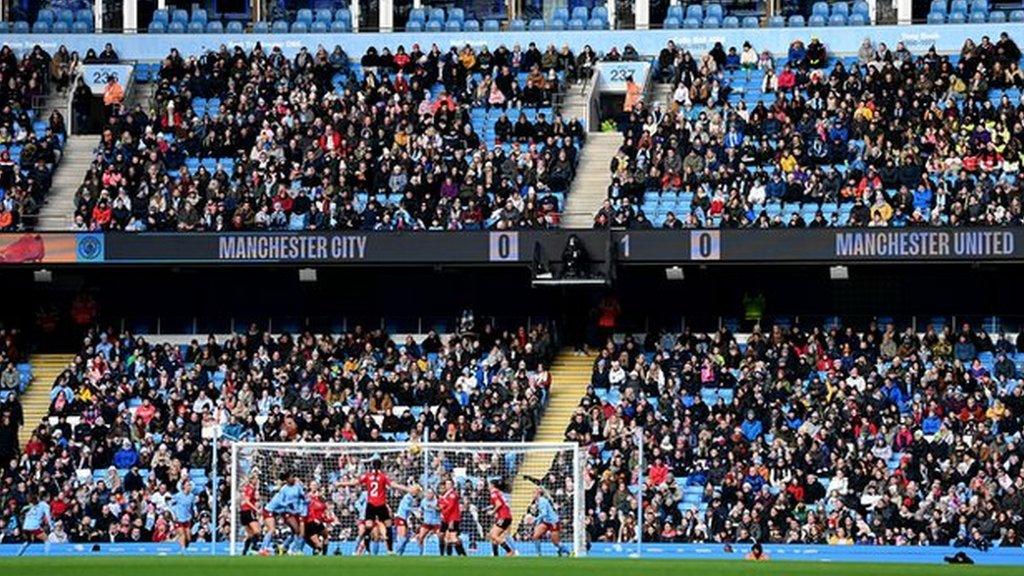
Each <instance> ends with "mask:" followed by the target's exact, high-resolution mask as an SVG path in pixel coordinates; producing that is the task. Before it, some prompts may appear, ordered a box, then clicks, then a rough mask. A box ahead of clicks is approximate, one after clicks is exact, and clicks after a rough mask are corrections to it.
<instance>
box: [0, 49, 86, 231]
mask: <svg viewBox="0 0 1024 576" xmlns="http://www.w3.org/2000/svg"><path fill="white" fill-rule="evenodd" d="M70 66H71V58H70V55H69V54H68V53H67V50H66V49H65V50H63V51H58V52H57V53H56V54H54V55H52V56H51V55H50V54H49V53H48V52H46V51H45V50H43V49H42V48H41V47H39V46H38V45H37V46H35V47H34V48H32V49H31V50H28V51H26V52H25V53H24V54H23V55H22V56H21V57H19V56H18V55H17V54H16V53H15V52H14V50H13V49H12V48H11V47H10V46H8V45H6V44H4V45H3V46H2V47H0V231H11V230H19V229H23V228H26V227H30V226H31V225H32V224H33V222H31V221H29V222H26V219H27V218H28V217H31V216H33V215H34V214H35V213H36V212H37V211H38V210H39V207H40V205H41V203H42V202H43V201H44V198H45V196H46V193H47V192H48V191H49V190H50V184H51V183H52V179H53V172H54V169H55V167H56V165H57V162H59V161H60V156H61V150H62V149H63V147H64V140H65V138H66V137H67V129H66V126H65V124H64V116H63V115H62V114H61V112H60V111H59V110H54V111H52V112H51V113H50V114H49V116H48V117H46V118H38V117H37V116H36V114H37V108H39V107H41V106H42V104H43V102H44V101H45V98H46V96H47V94H48V93H49V91H50V90H51V89H58V90H59V89H66V88H67V79H68V78H69V76H68V74H69V67H70Z"/></svg>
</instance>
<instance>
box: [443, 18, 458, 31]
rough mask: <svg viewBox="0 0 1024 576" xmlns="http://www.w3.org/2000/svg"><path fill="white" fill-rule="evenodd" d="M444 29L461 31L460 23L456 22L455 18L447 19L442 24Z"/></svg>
mask: <svg viewBox="0 0 1024 576" xmlns="http://www.w3.org/2000/svg"><path fill="white" fill-rule="evenodd" d="M444 30H445V32H461V31H462V23H461V22H456V21H455V20H449V21H448V22H447V23H446V24H445V25H444Z"/></svg>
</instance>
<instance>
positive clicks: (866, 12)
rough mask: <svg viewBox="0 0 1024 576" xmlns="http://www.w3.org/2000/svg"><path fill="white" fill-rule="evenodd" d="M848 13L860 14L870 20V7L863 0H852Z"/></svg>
mask: <svg viewBox="0 0 1024 576" xmlns="http://www.w3.org/2000/svg"><path fill="white" fill-rule="evenodd" d="M850 14H860V15H861V16H863V17H864V18H865V19H866V20H871V8H870V7H869V6H868V3H867V2H865V1H864V0H857V2H854V3H853V8H852V9H850Z"/></svg>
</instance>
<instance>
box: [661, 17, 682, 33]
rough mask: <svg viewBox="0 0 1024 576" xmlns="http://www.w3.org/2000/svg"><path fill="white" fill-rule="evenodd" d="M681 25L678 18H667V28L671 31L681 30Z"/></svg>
mask: <svg viewBox="0 0 1024 576" xmlns="http://www.w3.org/2000/svg"><path fill="white" fill-rule="evenodd" d="M681 24H682V23H681V22H680V20H679V18H676V17H675V16H669V17H668V18H665V28H668V29H669V30H676V29H678V28H679V26H680V25H681Z"/></svg>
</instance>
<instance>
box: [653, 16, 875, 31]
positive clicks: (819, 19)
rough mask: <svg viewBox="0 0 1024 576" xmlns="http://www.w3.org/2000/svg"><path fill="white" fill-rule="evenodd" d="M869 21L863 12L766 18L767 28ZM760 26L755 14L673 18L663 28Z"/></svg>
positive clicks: (867, 22) (667, 20)
mask: <svg viewBox="0 0 1024 576" xmlns="http://www.w3.org/2000/svg"><path fill="white" fill-rule="evenodd" d="M870 23H871V20H870V18H868V17H867V16H865V15H863V14H851V15H850V16H849V17H846V16H843V15H842V14H834V15H832V16H830V17H828V18H827V19H826V18H825V17H823V16H820V15H813V16H811V17H810V18H806V19H805V18H804V17H803V16H801V15H800V14H795V15H793V16H790V17H789V19H788V20H787V19H786V18H784V17H782V16H773V17H771V18H769V19H768V27H769V28H784V27H786V26H787V25H788V26H789V27H790V28H803V27H804V26H813V27H819V28H820V27H824V26H833V27H836V26H867V25H868V24H870ZM760 26H761V22H760V21H759V20H758V19H757V17H756V16H747V17H745V18H743V20H742V21H741V20H740V19H739V18H738V17H736V16H726V17H725V18H721V19H720V18H717V17H715V16H707V17H705V18H704V20H698V19H696V18H686V19H685V20H682V21H680V20H677V19H675V18H668V19H666V20H665V28H669V29H677V28H680V27H681V28H684V29H689V30H692V29H696V28H759V27H760Z"/></svg>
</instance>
